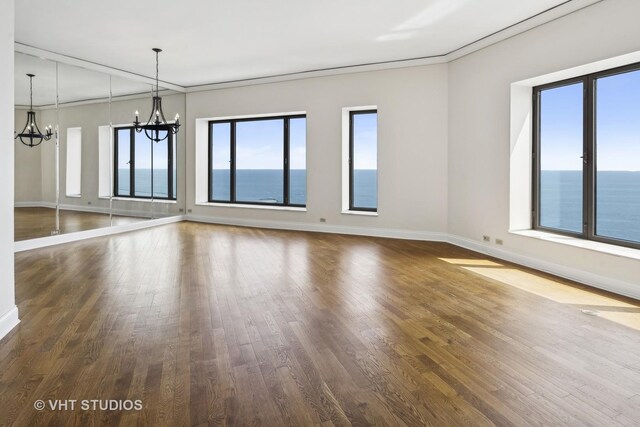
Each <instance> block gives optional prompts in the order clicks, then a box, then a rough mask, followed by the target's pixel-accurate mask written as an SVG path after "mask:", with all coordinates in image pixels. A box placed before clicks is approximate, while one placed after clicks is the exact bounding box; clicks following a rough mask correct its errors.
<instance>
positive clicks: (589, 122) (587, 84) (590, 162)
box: [531, 63, 640, 249]
mask: <svg viewBox="0 0 640 427" xmlns="http://www.w3.org/2000/svg"><path fill="white" fill-rule="evenodd" d="M632 71H640V63H635V64H630V65H625V66H622V67H616V68H611V69H608V70H603V71H598V72H595V73H590V74H586V75H583V76H579V77H573V78H570V79H566V80H561V81H558V82H553V83H548V84H544V85H540V86H535V87H534V88H533V110H532V111H533V126H532V127H533V144H532V146H533V147H532V148H533V153H532V170H533V180H532V181H533V182H532V184H533V191H532V198H533V200H532V208H533V210H532V213H531V215H532V220H533V221H532V224H533V228H534V229H536V230H541V231H548V232H551V233H554V234H560V235H565V236H571V237H576V238H580V239H585V240H592V241H596V242H601V243H608V244H613V245H617V246H625V247H630V248H635V249H640V242H635V241H630V240H623V239H616V238H613V237H605V236H599V235H597V234H596V223H595V222H596V188H597V186H596V180H597V173H596V165H597V158H596V153H597V143H598V142H597V132H596V124H597V117H596V94H597V90H596V86H597V81H598V79H600V78H603V77H611V76H615V75H617V74H624V73H628V72H632ZM575 83H582V85H583V129H582V138H583V145H582V158H583V169H582V176H583V183H582V191H583V194H582V222H583V225H582V232H580V233H575V232H570V231H567V230H561V229H556V228H552V227H545V226H543V225H541V224H540V202H541V200H540V172H541V170H540V142H541V141H540V125H541V123H540V94H541V92H542V91H544V90H547V89H554V88H558V87H563V86H568V85H571V84H575Z"/></svg>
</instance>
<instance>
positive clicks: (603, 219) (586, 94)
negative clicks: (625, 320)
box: [533, 65, 640, 248]
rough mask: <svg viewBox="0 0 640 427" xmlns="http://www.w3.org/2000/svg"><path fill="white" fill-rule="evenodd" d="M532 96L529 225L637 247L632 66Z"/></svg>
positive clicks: (639, 117) (639, 173) (638, 135)
mask: <svg viewBox="0 0 640 427" xmlns="http://www.w3.org/2000/svg"><path fill="white" fill-rule="evenodd" d="M533 99H534V112H535V114H534V153H533V154H534V156H533V159H534V215H533V218H534V226H535V228H538V229H543V230H549V231H553V232H556V233H561V234H567V235H572V236H575V237H581V238H585V239H590V240H597V241H603V242H607V243H614V244H619V245H623V246H631V247H638V248H640V65H634V66H628V67H622V68H617V69H614V70H608V71H604V72H600V73H595V74H590V75H587V76H583V77H579V78H575V79H571V80H566V81H562V82H557V83H553V84H549V85H544V86H539V87H536V88H534V97H533Z"/></svg>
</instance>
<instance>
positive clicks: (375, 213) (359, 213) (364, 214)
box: [340, 209, 378, 216]
mask: <svg viewBox="0 0 640 427" xmlns="http://www.w3.org/2000/svg"><path fill="white" fill-rule="evenodd" d="M340 213H341V214H342V215H360V216H378V212H371V211H350V210H349V209H347V210H344V211H342V212H340Z"/></svg>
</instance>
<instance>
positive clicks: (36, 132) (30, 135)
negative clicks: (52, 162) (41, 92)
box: [14, 74, 53, 147]
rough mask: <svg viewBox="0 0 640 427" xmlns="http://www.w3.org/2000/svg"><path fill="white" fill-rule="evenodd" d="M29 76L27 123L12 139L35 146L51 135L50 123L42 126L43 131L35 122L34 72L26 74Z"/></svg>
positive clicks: (48, 138)
mask: <svg viewBox="0 0 640 427" xmlns="http://www.w3.org/2000/svg"><path fill="white" fill-rule="evenodd" d="M27 76H29V111H28V112H27V123H26V124H25V125H24V128H23V129H22V131H21V132H20V133H19V134H17V135H16V137H15V138H14V139H18V138H20V142H22V143H23V144H24V145H26V146H28V147H36V146H38V145H40V143H42V141H43V140H44V141H48V140H50V139H51V136H53V132H52V131H51V125H49V126H47V127H45V128H44V130H45V133H42V132H41V131H40V128H38V123H37V122H36V112H35V111H33V78H34V77H35V76H36V75H35V74H27Z"/></svg>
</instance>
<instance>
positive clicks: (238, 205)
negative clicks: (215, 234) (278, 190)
mask: <svg viewBox="0 0 640 427" xmlns="http://www.w3.org/2000/svg"><path fill="white" fill-rule="evenodd" d="M196 206H210V207H222V208H241V209H266V210H273V211H292V212H306V211H307V208H300V207H296V206H271V205H245V204H242V203H216V202H199V203H196Z"/></svg>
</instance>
